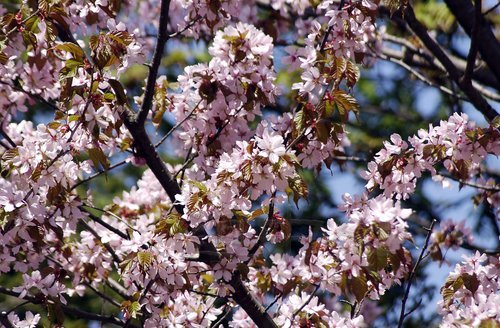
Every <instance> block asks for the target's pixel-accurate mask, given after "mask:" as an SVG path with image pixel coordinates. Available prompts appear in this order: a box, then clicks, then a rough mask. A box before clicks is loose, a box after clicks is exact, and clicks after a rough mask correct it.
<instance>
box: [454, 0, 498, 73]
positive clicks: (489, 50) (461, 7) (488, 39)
mask: <svg viewBox="0 0 500 328" xmlns="http://www.w3.org/2000/svg"><path fill="white" fill-rule="evenodd" d="M444 2H446V5H447V6H448V8H449V9H450V11H451V12H452V13H453V15H455V17H456V18H457V20H458V22H459V23H460V25H461V26H462V27H463V29H464V30H465V32H466V33H467V34H468V35H469V36H470V37H471V38H472V35H473V29H474V19H472V18H473V17H475V14H474V6H473V5H472V3H471V1H470V0H445V1H444ZM478 23H479V26H478V34H477V44H478V49H479V53H480V54H481V57H482V58H483V60H484V61H485V62H486V64H488V66H489V67H490V68H491V71H492V72H493V74H495V76H496V78H497V80H498V81H499V82H500V60H498V58H500V42H498V40H497V38H496V37H495V35H494V34H493V31H492V30H491V27H490V24H489V23H488V22H487V21H486V20H485V19H484V17H483V16H482V15H481V16H480V20H479V22H478Z"/></svg>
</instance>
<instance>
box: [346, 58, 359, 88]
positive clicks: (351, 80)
mask: <svg viewBox="0 0 500 328" xmlns="http://www.w3.org/2000/svg"><path fill="white" fill-rule="evenodd" d="M346 76H347V83H346V84H347V86H348V87H349V88H352V87H353V86H354V85H355V84H356V82H358V80H359V77H360V74H359V67H358V65H356V64H355V63H353V62H352V61H350V60H349V61H347V69H346Z"/></svg>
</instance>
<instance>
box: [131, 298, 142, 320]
mask: <svg viewBox="0 0 500 328" xmlns="http://www.w3.org/2000/svg"><path fill="white" fill-rule="evenodd" d="M140 310H141V304H140V303H139V302H137V301H135V302H132V303H131V304H130V305H129V307H128V313H129V314H130V316H131V317H132V318H134V319H135V318H136V317H137V313H138V312H139V311H140Z"/></svg>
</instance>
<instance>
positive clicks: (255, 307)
mask: <svg viewBox="0 0 500 328" xmlns="http://www.w3.org/2000/svg"><path fill="white" fill-rule="evenodd" d="M230 285H231V286H232V287H233V288H234V293H233V294H232V295H231V297H232V299H233V300H234V301H235V302H236V303H238V304H239V306H241V308H242V309H243V310H245V312H246V313H247V314H248V316H249V317H250V318H252V320H253V322H254V323H255V324H256V325H257V327H263V328H264V327H265V328H277V327H278V326H277V325H276V324H275V323H274V321H273V319H272V318H271V317H270V316H269V314H268V313H267V312H266V310H265V309H264V308H263V307H262V305H260V303H259V302H258V301H257V300H256V299H255V298H254V297H253V296H252V295H251V294H250V292H249V291H248V289H247V288H246V287H245V285H243V282H242V281H241V276H240V273H239V272H237V271H236V272H234V273H233V278H232V279H231V282H230Z"/></svg>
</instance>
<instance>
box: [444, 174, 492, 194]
mask: <svg viewBox="0 0 500 328" xmlns="http://www.w3.org/2000/svg"><path fill="white" fill-rule="evenodd" d="M439 175H442V176H444V177H446V178H449V179H452V180H454V181H457V182H459V183H460V184H463V185H466V186H469V187H473V188H477V189H482V190H484V191H490V192H499V191H500V187H499V186H485V185H480V184H477V183H474V182H471V181H466V180H463V179H458V178H455V177H454V176H452V175H451V174H446V173H440V174H439Z"/></svg>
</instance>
